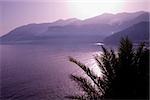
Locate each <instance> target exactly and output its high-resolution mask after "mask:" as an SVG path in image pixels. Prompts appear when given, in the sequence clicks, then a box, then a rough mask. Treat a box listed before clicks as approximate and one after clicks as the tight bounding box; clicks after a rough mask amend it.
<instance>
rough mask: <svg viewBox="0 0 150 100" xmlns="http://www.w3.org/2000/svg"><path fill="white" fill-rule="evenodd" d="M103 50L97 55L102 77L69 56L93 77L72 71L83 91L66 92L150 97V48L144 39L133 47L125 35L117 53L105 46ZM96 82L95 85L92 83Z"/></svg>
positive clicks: (93, 99)
mask: <svg viewBox="0 0 150 100" xmlns="http://www.w3.org/2000/svg"><path fill="white" fill-rule="evenodd" d="M102 51H103V54H102V55H100V56H95V60H96V62H97V64H98V66H99V68H100V69H101V73H102V77H98V76H96V75H95V74H94V73H93V72H92V71H91V70H90V69H89V67H87V66H85V65H84V64H82V63H81V62H80V61H77V60H76V59H74V58H72V57H70V58H69V60H70V61H71V62H73V63H75V64H77V65H78V66H79V67H80V68H81V69H82V70H83V71H84V72H85V73H86V75H87V76H88V77H89V78H90V79H91V80H92V82H90V81H89V80H88V79H86V78H84V77H82V76H76V75H70V78H71V79H72V80H73V81H75V82H76V83H77V84H78V85H79V86H80V87H81V88H82V90H83V91H84V95H83V96H80V95H77V96H67V98H70V99H79V100H99V99H148V98H149V49H148V48H147V47H146V46H145V45H144V43H141V45H140V46H139V47H135V48H133V45H132V42H131V41H129V39H128V37H126V38H122V40H121V42H120V46H119V48H118V51H117V53H115V52H114V50H107V49H106V48H104V47H103V46H102ZM92 83H94V85H93V84H92Z"/></svg>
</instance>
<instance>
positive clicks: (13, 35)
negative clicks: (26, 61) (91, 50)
mask: <svg viewBox="0 0 150 100" xmlns="http://www.w3.org/2000/svg"><path fill="white" fill-rule="evenodd" d="M141 21H149V13H148V12H142V11H140V12H135V13H118V14H108V13H105V14H102V15H100V16H96V17H93V18H89V19H86V20H79V19H76V18H72V19H67V20H57V21H55V22H52V23H42V24H29V25H24V26H21V27H18V28H16V29H14V30H12V31H11V32H9V33H8V34H6V35H4V36H2V37H1V38H0V41H1V42H3V43H11V42H14V43H15V42H16V41H17V42H19V41H31V42H32V41H35V40H36V41H38V40H40V41H41V40H45V39H52V38H53V37H63V38H76V37H82V38H85V37H91V38H93V39H92V40H94V38H95V37H96V38H99V41H101V40H102V39H104V38H105V37H107V36H109V35H111V34H112V33H116V32H118V31H121V30H123V29H125V28H127V27H129V26H132V25H133V24H137V23H139V22H141ZM95 41H97V39H96V40H95Z"/></svg>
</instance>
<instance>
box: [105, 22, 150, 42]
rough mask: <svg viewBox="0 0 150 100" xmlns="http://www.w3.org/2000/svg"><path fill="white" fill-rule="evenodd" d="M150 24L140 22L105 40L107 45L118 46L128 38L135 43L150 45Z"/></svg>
mask: <svg viewBox="0 0 150 100" xmlns="http://www.w3.org/2000/svg"><path fill="white" fill-rule="evenodd" d="M149 24H150V22H140V23H137V24H134V25H133V26H131V27H128V28H126V29H124V30H122V31H120V32H117V33H114V34H113V35H111V36H108V37H106V38H105V39H104V43H105V44H118V43H119V41H120V39H121V38H125V37H128V38H129V39H130V40H131V41H132V42H134V43H140V42H146V43H149Z"/></svg>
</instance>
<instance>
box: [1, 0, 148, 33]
mask: <svg viewBox="0 0 150 100" xmlns="http://www.w3.org/2000/svg"><path fill="white" fill-rule="evenodd" d="M131 1H132V2H131ZM148 3H149V0H129V1H128V0H0V36H2V35H4V34H6V33H8V32H9V31H11V30H12V29H14V28H16V27H18V26H21V25H25V24H29V23H44V22H46V23H47V22H52V21H55V20H58V19H67V18H79V19H86V18H89V17H93V16H96V15H100V14H102V13H118V12H135V11H140V10H142V11H150V9H149V6H150V5H148Z"/></svg>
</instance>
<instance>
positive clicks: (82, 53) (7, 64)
mask: <svg viewBox="0 0 150 100" xmlns="http://www.w3.org/2000/svg"><path fill="white" fill-rule="evenodd" d="M99 50H100V47H98V46H96V45H94V44H80V45H79V44H74V45H72V44H49V45H25V44H24V45H0V70H1V72H0V73H1V74H0V75H1V99H2V100H63V99H64V96H66V95H69V94H77V93H78V92H79V91H78V89H77V88H76V86H75V84H74V82H72V81H71V80H70V79H69V75H70V74H83V73H82V71H81V70H80V69H79V68H78V67H77V66H76V65H75V64H73V63H71V62H69V61H68V56H72V57H74V58H77V59H79V60H80V61H82V62H84V63H86V64H89V62H92V61H91V59H92V58H93V55H94V54H95V53H96V52H97V51H99ZM90 64H91V65H93V64H92V63H90ZM91 65H90V66H91Z"/></svg>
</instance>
